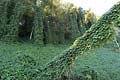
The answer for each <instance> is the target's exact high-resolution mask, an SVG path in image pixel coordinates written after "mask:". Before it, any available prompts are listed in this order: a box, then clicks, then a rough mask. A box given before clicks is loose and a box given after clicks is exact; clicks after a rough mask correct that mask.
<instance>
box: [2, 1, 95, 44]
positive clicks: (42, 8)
mask: <svg viewBox="0 0 120 80" xmlns="http://www.w3.org/2000/svg"><path fill="white" fill-rule="evenodd" d="M95 21H96V17H95V15H94V13H92V12H90V11H85V10H83V9H82V8H77V7H75V6H74V5H73V4H70V3H66V4H61V3H60V0H22V1H21V0H1V2H0V39H1V40H2V41H7V42H11V41H12V42H15V41H21V40H23V41H25V40H30V41H32V42H35V43H37V44H48V43H51V44H62V43H66V42H72V41H73V40H74V39H75V38H76V37H78V36H81V35H83V33H84V32H85V31H86V30H88V29H89V28H90V26H91V25H92V24H93V23H95Z"/></svg>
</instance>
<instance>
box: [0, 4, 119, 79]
mask: <svg viewBox="0 0 120 80" xmlns="http://www.w3.org/2000/svg"><path fill="white" fill-rule="evenodd" d="M119 18H120V2H119V3H117V4H115V5H114V6H113V7H112V8H111V9H110V10H109V11H108V12H106V13H105V14H104V15H103V16H102V17H101V18H100V19H99V20H98V21H97V22H96V23H95V24H94V25H92V26H91V28H90V29H89V30H87V31H86V32H85V33H84V35H83V36H81V37H78V38H77V39H76V40H75V42H74V43H73V45H72V46H70V48H68V49H67V50H65V51H64V52H63V53H62V54H61V55H59V56H58V57H56V58H55V59H53V60H52V61H50V62H49V63H48V64H47V65H46V66H45V67H44V68H41V69H38V68H34V67H35V66H34V64H35V63H34V60H33V59H32V60H31V57H30V58H29V57H27V56H25V57H24V56H23V57H20V58H18V62H16V63H18V64H17V66H19V65H20V66H21V65H22V66H23V67H20V68H17V69H15V70H13V71H10V70H11V68H12V69H13V68H14V67H13V65H14V64H12V65H10V67H9V68H3V69H2V70H0V72H1V73H0V74H2V76H1V79H3V80H4V78H5V79H7V78H8V80H9V79H12V80H14V78H13V77H16V79H17V78H18V76H22V77H23V79H25V80H26V79H29V80H30V79H31V80H34V79H35V80H57V79H58V80H59V79H60V80H61V77H62V76H63V75H68V76H69V74H70V71H71V66H72V64H73V63H74V61H75V60H76V58H77V57H78V56H79V55H83V54H86V53H87V52H89V51H90V50H94V49H96V48H99V47H101V46H102V45H104V43H106V42H108V41H109V40H112V39H113V37H114V32H115V31H114V29H113V28H114V26H119V24H118V23H119V21H118V20H119ZM116 21H118V23H116ZM21 58H22V60H21ZM27 58H28V59H27ZM29 60H30V61H29ZM19 61H20V62H19ZM21 61H22V62H21ZM32 61H33V63H31V62H32ZM26 64H27V65H26ZM31 65H32V67H33V68H31ZM26 66H27V67H26ZM29 67H30V68H29ZM21 68H22V69H21ZM6 69H7V70H6ZM19 69H20V70H19ZM27 69H28V70H27ZM16 70H18V71H16ZM29 70H30V72H28V71H29ZM6 71H7V72H6ZM31 71H32V72H31ZM87 72H88V73H89V74H90V77H89V78H87V79H86V80H92V79H94V80H101V79H99V78H97V76H96V72H95V71H94V70H90V71H87ZM3 73H4V74H3ZM8 74H10V75H8ZM93 74H95V75H94V76H92V75H93ZM13 75H14V76H13ZM16 75H17V76H16ZM33 78H34V79H33ZM18 79H19V80H21V77H19V78H18Z"/></svg>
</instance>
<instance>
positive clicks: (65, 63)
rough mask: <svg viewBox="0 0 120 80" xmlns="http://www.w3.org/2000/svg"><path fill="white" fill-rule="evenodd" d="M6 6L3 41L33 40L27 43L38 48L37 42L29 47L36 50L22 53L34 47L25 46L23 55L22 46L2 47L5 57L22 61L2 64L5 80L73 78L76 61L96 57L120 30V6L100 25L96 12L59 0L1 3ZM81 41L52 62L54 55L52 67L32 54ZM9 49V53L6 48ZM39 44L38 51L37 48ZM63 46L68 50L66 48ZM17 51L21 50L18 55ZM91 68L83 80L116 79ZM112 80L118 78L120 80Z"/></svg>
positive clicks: (1, 8)
mask: <svg viewBox="0 0 120 80" xmlns="http://www.w3.org/2000/svg"><path fill="white" fill-rule="evenodd" d="M0 2H1V3H0V39H1V41H4V42H20V41H22V40H23V41H25V40H27V41H26V42H28V40H29V41H30V43H32V42H33V43H37V44H38V45H36V44H32V47H31V45H29V47H28V48H29V50H30V51H29V50H27V51H28V52H29V53H22V52H24V51H26V49H28V48H27V47H25V46H23V47H24V48H23V50H22V51H21V50H20V48H21V43H16V44H9V48H11V47H13V46H16V48H11V49H9V48H8V47H7V46H8V45H7V44H3V45H2V46H3V48H2V47H1V51H2V52H3V53H8V54H9V55H11V56H14V55H15V56H16V54H17V57H16V58H14V57H13V58H11V59H13V60H8V61H5V62H6V64H3V63H5V62H4V61H1V62H2V63H1V64H0V66H1V67H0V78H1V79H2V80H15V79H18V80H61V79H63V80H66V79H68V80H69V79H70V78H71V77H70V76H71V75H72V67H73V63H75V60H76V58H77V57H78V56H79V55H80V56H82V55H85V54H86V53H92V52H93V51H94V50H96V49H97V48H100V47H101V46H103V45H104V43H106V42H108V41H111V40H113V38H114V37H115V30H114V28H115V27H119V26H120V25H119V18H120V15H119V14H120V2H119V3H117V4H116V5H114V6H113V7H112V8H111V9H110V10H109V11H108V12H106V13H105V14H104V15H103V16H102V17H101V18H100V19H99V20H98V21H97V22H96V18H95V15H94V13H91V12H90V10H88V11H84V10H83V9H82V8H76V7H75V6H73V5H72V4H65V5H62V4H61V3H60V1H59V0H40V1H39V0H38V1H37V0H23V1H20V0H1V1H0ZM93 23H94V24H93ZM92 24H93V25H92ZM86 30H87V31H86ZM78 36H79V37H78ZM76 37H78V38H77V39H76V40H75V42H74V43H73V45H72V46H70V47H69V48H68V49H66V50H65V51H64V52H62V53H61V54H60V55H59V56H57V57H56V58H54V59H53V60H50V59H52V57H51V58H50V59H49V60H50V61H49V62H48V63H47V64H46V65H45V64H44V65H43V64H40V60H41V59H42V58H44V57H43V56H42V55H40V56H41V57H40V58H41V59H38V60H37V61H39V62H36V60H35V59H34V58H33V57H31V56H29V55H32V56H34V55H35V54H37V55H36V56H38V53H41V52H40V51H42V50H41V49H43V50H44V46H43V47H42V48H41V47H40V46H42V44H44V45H46V44H48V43H51V44H62V43H67V42H71V41H73V40H74V39H75V38H76ZM4 45H5V46H6V48H7V49H6V48H4ZM18 45H19V47H18ZM22 45H23V44H22ZM34 46H35V48H33V47H34ZM61 47H63V48H64V46H61ZM17 48H19V49H18V50H17V51H16V50H15V49H17ZM32 48H33V49H32ZM51 48H52V47H51ZM63 48H62V49H63ZM12 49H13V50H12ZM48 49H49V47H48ZM59 49H61V48H59ZM7 50H8V51H9V52H8V51H7ZM39 50H40V51H39ZM45 50H47V49H45ZM53 50H55V49H53ZM105 50H106V49H105ZM47 51H48V50H47ZM59 51H60V50H58V52H59ZM10 53H11V54H10ZM12 53H13V54H12ZM43 53H44V52H43ZM19 54H23V55H19ZM26 54H27V55H26ZM28 54H29V55H28ZM2 55H3V54H2ZM49 55H50V56H52V55H56V54H52V55H51V54H50V53H49ZM49 55H48V56H49ZM50 56H49V57H50ZM89 56H90V55H89ZM3 57H4V56H3ZM7 57H8V56H7ZM118 61H119V59H118ZM42 62H43V61H41V63H42ZM45 62H46V61H45ZM41 66H42V67H41ZM118 66H119V65H118ZM86 67H87V70H85V71H83V72H81V75H80V77H79V76H78V77H77V78H79V79H80V78H81V79H83V80H101V79H102V80H104V79H105V80H106V79H108V80H109V79H110V78H111V76H109V77H107V78H104V77H101V75H102V74H101V75H99V74H100V73H99V74H98V72H97V71H96V70H95V69H92V68H93V67H92V68H91V67H89V66H86ZM81 71H82V70H81ZM113 77H114V76H113ZM77 78H76V79H77ZM112 79H115V80H116V78H112ZM117 79H119V77H118V78H117Z"/></svg>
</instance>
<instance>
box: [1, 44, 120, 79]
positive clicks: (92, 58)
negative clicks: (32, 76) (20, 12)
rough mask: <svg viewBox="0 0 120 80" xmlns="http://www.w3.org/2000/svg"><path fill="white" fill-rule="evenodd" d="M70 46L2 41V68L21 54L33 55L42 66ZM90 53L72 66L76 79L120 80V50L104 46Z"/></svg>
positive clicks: (38, 66)
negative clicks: (116, 50) (6, 42)
mask: <svg viewBox="0 0 120 80" xmlns="http://www.w3.org/2000/svg"><path fill="white" fill-rule="evenodd" d="M68 47H69V45H47V46H39V45H34V44H27V43H25V44H5V43H2V42H0V69H1V68H2V67H4V66H7V65H8V63H9V62H11V61H14V60H16V57H17V56H19V55H29V56H31V57H32V58H33V59H34V60H35V61H36V63H37V68H41V67H43V66H44V65H45V64H46V63H47V62H49V61H50V60H52V59H53V58H54V57H55V56H57V55H59V54H60V53H61V52H62V51H63V50H65V49H67V48H68ZM89 53H90V54H85V55H82V56H79V57H78V58H77V60H76V62H75V63H74V65H73V67H72V76H73V77H74V78H73V79H74V80H80V79H81V80H120V63H119V62H120V53H119V52H114V51H112V49H111V48H105V47H104V48H101V49H98V50H96V51H91V52H89ZM6 69H7V68H6ZM89 71H90V72H89ZM89 73H90V74H89ZM92 76H96V78H92ZM5 80H9V79H5ZM10 80H11V79H10ZM28 80H29V79H28Z"/></svg>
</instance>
